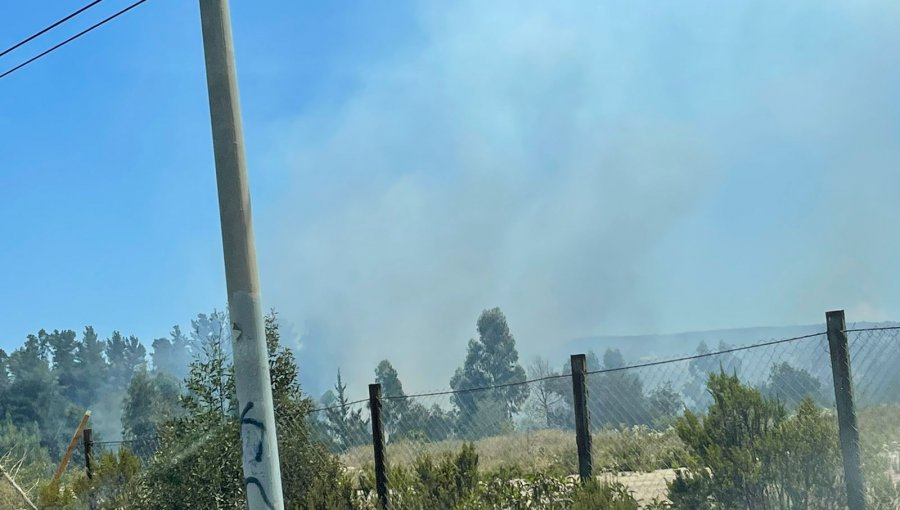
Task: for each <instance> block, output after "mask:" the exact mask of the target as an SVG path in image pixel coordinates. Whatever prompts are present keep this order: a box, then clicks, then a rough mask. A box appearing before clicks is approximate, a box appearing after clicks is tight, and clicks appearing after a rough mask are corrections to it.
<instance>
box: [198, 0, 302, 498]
mask: <svg viewBox="0 0 900 510" xmlns="http://www.w3.org/2000/svg"><path fill="white" fill-rule="evenodd" d="M200 18H201V21H202V25H203V51H204V54H205V56H206V84H207V88H208V90H209V112H210V117H211V120H212V133H213V149H214V152H215V159H216V182H217V184H218V190H219V216H220V219H221V222H222V245H223V248H224V252H225V281H226V285H227V287H228V311H229V313H230V315H231V323H232V326H231V334H232V337H231V341H232V346H233V352H234V377H235V386H236V390H237V399H238V405H239V406H240V410H241V415H240V417H241V443H242V452H243V463H244V485H245V487H246V492H247V508H248V509H249V510H262V509H268V510H283V509H284V496H283V495H282V492H281V469H280V467H279V462H278V442H277V441H276V437H275V412H274V408H273V407H274V406H273V404H272V388H271V382H270V378H269V364H268V355H267V352H266V338H265V327H264V324H263V318H262V308H261V305H260V292H259V275H258V274H257V269H256V248H255V246H254V238H253V223H252V219H251V214H250V190H249V186H248V184H247V169H246V161H245V157H244V135H243V129H242V127H241V111H240V104H239V100H238V87H237V73H236V71H235V65H234V47H233V44H232V40H231V15H230V14H229V9H228V0H200Z"/></svg>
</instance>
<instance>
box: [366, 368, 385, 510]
mask: <svg viewBox="0 0 900 510" xmlns="http://www.w3.org/2000/svg"><path fill="white" fill-rule="evenodd" d="M369 411H370V412H371V415H372V447H373V449H374V450H375V491H376V493H377V494H378V505H379V507H380V508H381V509H382V510H387V508H388V506H389V501H388V479H387V462H386V461H385V456H384V450H385V446H384V427H383V426H382V421H381V385H380V384H370V385H369Z"/></svg>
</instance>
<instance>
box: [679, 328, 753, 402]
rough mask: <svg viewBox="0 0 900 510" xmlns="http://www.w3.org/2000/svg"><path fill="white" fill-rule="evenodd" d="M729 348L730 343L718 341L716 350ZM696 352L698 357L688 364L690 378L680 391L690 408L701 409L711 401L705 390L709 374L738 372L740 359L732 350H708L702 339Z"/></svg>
mask: <svg viewBox="0 0 900 510" xmlns="http://www.w3.org/2000/svg"><path fill="white" fill-rule="evenodd" d="M730 348H731V346H730V345H728V344H727V343H725V342H724V341H720V342H719V345H718V348H717V350H718V352H721V351H726V350H728V349H730ZM696 353H697V355H698V357H697V358H695V359H693V360H691V362H690V363H689V364H688V371H689V373H690V379H688V381H687V382H686V383H685V384H684V387H683V388H682V393H683V394H684V395H685V397H687V399H688V402H687V404H688V405H689V407H690V408H691V409H693V410H694V411H701V410H703V409H705V408H706V407H708V406H709V405H710V404H711V403H712V401H711V400H710V395H709V394H708V393H707V392H706V382H707V380H708V379H709V375H710V374H715V373H718V372H719V371H724V372H726V373H734V374H738V373H739V372H740V369H741V359H740V358H739V357H737V356H735V354H734V353H733V352H729V353H723V354H717V353H715V352H713V351H712V350H710V348H709V346H707V345H706V342H703V341H701V342H700V344H699V345H698V346H697V351H696Z"/></svg>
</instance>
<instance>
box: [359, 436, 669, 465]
mask: <svg viewBox="0 0 900 510" xmlns="http://www.w3.org/2000/svg"><path fill="white" fill-rule="evenodd" d="M463 444H464V441H461V440H447V441H440V442H425V441H399V442H396V443H389V444H388V446H387V458H388V462H389V463H390V464H392V465H402V466H410V465H412V463H413V462H414V461H415V460H416V458H417V457H419V456H421V455H429V456H431V457H438V456H441V455H443V454H447V453H453V452H457V451H459V449H460V448H461V447H462V445H463ZM474 445H475V450H476V451H477V452H478V457H479V466H480V467H481V468H482V469H484V470H486V471H497V470H501V469H511V468H515V469H523V470H527V471H545V470H555V471H559V472H561V473H566V474H575V473H577V471H578V467H577V466H578V454H577V451H576V448H575V433H574V432H571V431H562V430H537V431H529V432H515V433H511V434H506V435H502V436H495V437H488V438H483V439H478V440H476V441H474ZM684 451H685V450H684V445H683V444H682V443H681V440H679V439H678V437H677V436H676V435H675V433H674V431H665V432H656V431H653V430H650V429H647V428H640V427H637V428H632V429H626V430H621V431H619V430H603V431H599V432H595V433H594V434H593V460H594V469H595V470H598V471H606V472H650V471H655V470H658V469H671V468H676V467H680V466H681V461H682V459H683V458H684ZM341 460H342V462H343V463H344V465H346V466H348V467H351V468H356V469H359V468H362V467H364V466H367V465H370V464H371V463H372V449H371V447H370V446H360V447H356V448H353V449H351V450H349V451H348V452H346V453H344V454H343V455H341Z"/></svg>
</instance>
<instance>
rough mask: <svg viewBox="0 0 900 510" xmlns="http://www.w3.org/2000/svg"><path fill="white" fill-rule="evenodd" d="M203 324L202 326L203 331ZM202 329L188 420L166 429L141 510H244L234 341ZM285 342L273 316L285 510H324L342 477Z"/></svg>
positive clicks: (269, 338) (271, 343) (269, 334)
mask: <svg viewBox="0 0 900 510" xmlns="http://www.w3.org/2000/svg"><path fill="white" fill-rule="evenodd" d="M202 324H203V321H197V322H195V325H200V326H201V328H202ZM207 324H208V323H207ZM226 324H227V323H226ZM201 328H195V333H198V334H197V336H196V338H198V339H200V340H201V341H202V342H204V344H203V346H201V348H198V349H197V351H196V353H195V355H194V356H195V358H194V361H193V362H192V363H191V368H190V372H189V374H188V378H187V381H186V383H185V386H186V387H187V388H189V393H188V394H187V395H186V396H184V397H183V399H182V402H183V403H184V404H185V406H184V407H185V414H184V415H182V416H179V417H176V418H174V419H172V420H169V421H168V422H166V423H164V424H163V425H162V427H161V428H160V439H161V444H160V449H159V452H158V454H157V455H155V456H154V457H153V460H152V462H151V464H150V466H149V467H148V469H147V471H146V474H145V476H143V477H141V479H140V483H141V484H142V491H141V492H142V493H143V494H142V496H141V499H142V502H143V506H142V508H196V509H199V510H206V509H210V510H212V509H216V510H220V509H235V510H237V509H241V508H244V504H245V503H244V500H243V498H244V489H245V487H244V477H243V474H242V472H241V438H240V434H241V424H240V420H239V418H238V416H237V413H236V399H235V394H234V383H233V381H234V379H233V365H232V364H231V361H230V357H229V355H228V352H226V350H225V349H224V347H223V346H222V343H223V340H224V339H226V338H227V337H226V336H225V335H223V334H220V333H221V332H222V331H223V329H222V328H218V333H209V334H207V333H204V331H203V329H201ZM197 329H200V331H197ZM207 331H208V330H207ZM279 338H280V335H279V332H278V322H277V316H276V315H275V313H274V312H272V313H270V314H269V315H268V316H267V317H266V344H267V348H268V358H269V369H270V376H271V379H270V380H271V383H272V396H273V403H274V405H275V421H276V427H277V430H278V447H279V456H280V460H281V473H282V484H283V490H284V498H285V506H286V508H301V507H303V508H305V507H306V505H303V503H304V502H305V501H307V498H311V500H312V501H313V503H312V505H311V506H310V507H311V508H323V507H322V506H320V505H319V502H320V501H321V500H323V499H327V498H328V497H329V494H328V492H329V491H335V490H337V488H338V485H339V483H338V481H337V480H336V477H337V476H338V473H339V472H340V471H339V469H338V466H337V465H336V462H335V460H334V459H333V458H331V457H330V456H329V455H327V452H325V451H324V450H323V449H322V448H321V446H319V445H317V444H315V443H314V442H313V441H312V439H311V437H310V431H309V429H308V426H307V415H308V413H309V410H310V408H311V403H310V401H309V399H307V398H305V397H304V396H303V395H302V393H301V388H300V385H299V382H298V381H297V374H298V368H297V365H296V361H295V359H294V356H293V353H291V351H290V350H289V349H287V348H285V347H283V346H281V345H280V342H279ZM313 488H317V489H316V490H317V492H315V493H313V492H312V491H313V490H314V489H313Z"/></svg>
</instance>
